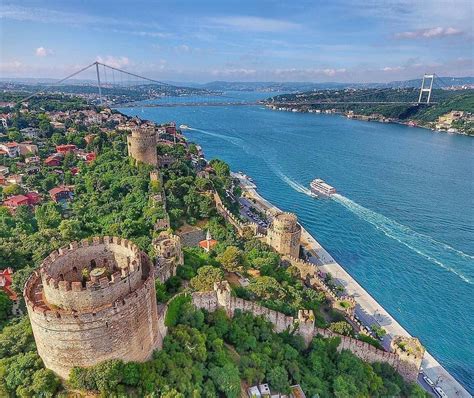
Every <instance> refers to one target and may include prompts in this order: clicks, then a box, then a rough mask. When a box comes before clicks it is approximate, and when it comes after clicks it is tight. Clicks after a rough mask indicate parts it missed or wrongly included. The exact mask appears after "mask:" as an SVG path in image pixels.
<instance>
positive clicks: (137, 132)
mask: <svg viewBox="0 0 474 398" xmlns="http://www.w3.org/2000/svg"><path fill="white" fill-rule="evenodd" d="M156 145H157V142H156V133H155V131H154V129H153V128H140V127H138V128H135V129H133V130H132V134H131V135H129V136H127V148H128V155H129V156H131V157H132V158H133V159H135V160H137V161H139V162H142V163H146V164H151V165H152V166H157V165H158V156H157V152H156Z"/></svg>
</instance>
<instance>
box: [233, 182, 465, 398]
mask: <svg viewBox="0 0 474 398" xmlns="http://www.w3.org/2000/svg"><path fill="white" fill-rule="evenodd" d="M239 180H241V182H242V184H241V186H242V189H243V191H244V192H245V193H246V194H247V196H248V197H250V198H253V199H254V200H255V201H256V205H257V206H258V207H260V209H261V210H262V211H265V212H268V213H270V214H275V213H278V212H280V211H281V210H280V209H278V208H277V207H276V206H274V205H273V204H271V203H270V202H268V201H267V200H266V199H264V198H263V197H261V196H260V194H259V193H258V192H257V191H256V187H255V185H253V184H249V183H246V182H245V181H242V180H244V179H241V178H239ZM301 238H302V239H301V240H302V245H303V246H305V248H306V250H307V251H309V252H310V253H311V254H313V256H312V257H311V258H310V261H311V262H313V263H314V264H315V267H318V268H319V269H320V270H321V271H323V272H330V273H331V275H332V276H333V278H334V279H335V281H336V282H337V283H339V284H341V285H342V286H344V288H345V290H346V292H347V294H348V295H351V296H353V297H354V299H355V300H356V302H357V305H356V315H357V317H358V318H359V319H360V320H361V322H362V323H363V324H365V325H366V326H370V325H372V324H374V323H378V324H379V325H380V326H383V328H384V329H385V330H386V331H387V335H386V336H385V338H384V341H383V345H384V347H386V348H388V347H390V341H391V339H392V338H393V337H394V336H397V335H398V336H410V334H409V333H408V332H407V331H406V330H405V329H404V328H403V327H402V326H401V325H400V324H399V323H398V322H397V321H396V320H395V319H394V318H393V317H392V316H391V315H390V314H389V313H388V312H387V311H386V310H385V309H384V308H383V307H382V306H381V305H380V304H379V303H377V301H375V299H374V298H373V297H372V296H371V295H370V294H369V293H368V292H367V291H366V290H365V289H364V288H363V287H362V286H361V285H359V283H357V281H356V280H355V279H354V278H352V276H351V275H349V273H348V272H346V270H345V269H344V268H342V267H341V266H340V265H339V264H338V263H337V262H336V261H335V260H334V259H333V258H332V256H331V255H330V254H329V253H328V252H327V251H326V250H325V249H324V247H322V246H321V245H320V244H319V242H318V241H317V240H316V239H314V238H313V236H311V234H310V233H309V232H307V231H306V230H305V229H304V227H302V235H301ZM421 366H422V368H423V371H424V374H426V375H427V376H428V377H429V378H430V379H431V380H432V381H433V382H434V383H437V385H438V386H439V387H441V388H442V389H443V391H444V392H445V393H446V394H447V396H448V397H449V398H471V397H472V396H471V394H469V393H468V392H467V391H466V389H465V388H464V387H463V386H462V385H461V384H460V383H459V382H458V381H457V380H456V379H455V378H454V377H453V376H451V375H450V374H449V373H448V371H447V370H446V369H444V368H443V367H442V366H441V364H440V363H439V362H438V361H437V360H436V359H435V358H434V357H433V356H432V355H431V354H430V353H429V352H428V351H426V352H425V355H424V357H423V361H422V365H421ZM420 379H421V380H419V382H420V384H421V385H422V386H423V387H424V388H425V389H427V390H428V391H429V392H430V393H431V394H432V395H434V393H433V391H432V390H431V391H430V390H429V387H428V386H427V385H426V383H424V382H423V380H422V378H421V377H420Z"/></svg>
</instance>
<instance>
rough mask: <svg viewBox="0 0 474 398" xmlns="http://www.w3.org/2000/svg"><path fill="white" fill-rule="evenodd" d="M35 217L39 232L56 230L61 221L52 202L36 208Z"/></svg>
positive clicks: (57, 210)
mask: <svg viewBox="0 0 474 398" xmlns="http://www.w3.org/2000/svg"><path fill="white" fill-rule="evenodd" d="M35 216H36V220H37V221H38V227H39V229H40V230H42V229H48V228H57V227H58V226H59V224H60V223H61V219H62V218H61V213H60V212H59V209H58V206H57V205H56V204H55V203H53V202H48V203H43V204H42V205H41V206H39V207H37V208H36V213H35Z"/></svg>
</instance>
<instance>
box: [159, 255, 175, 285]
mask: <svg viewBox="0 0 474 398" xmlns="http://www.w3.org/2000/svg"><path fill="white" fill-rule="evenodd" d="M175 275H176V267H175V264H174V261H173V260H172V259H170V260H166V259H164V258H160V259H158V263H157V266H156V267H155V279H158V280H159V281H160V282H162V283H165V282H166V281H167V280H168V279H169V278H171V277H172V276H175Z"/></svg>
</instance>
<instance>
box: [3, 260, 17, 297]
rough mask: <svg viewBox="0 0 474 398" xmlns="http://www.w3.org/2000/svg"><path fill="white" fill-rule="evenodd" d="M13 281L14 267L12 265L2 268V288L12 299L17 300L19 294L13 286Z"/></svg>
mask: <svg viewBox="0 0 474 398" xmlns="http://www.w3.org/2000/svg"><path fill="white" fill-rule="evenodd" d="M12 282H13V269H11V268H10V267H9V268H7V269H2V270H0V289H1V290H3V291H4V292H5V293H6V294H7V296H8V297H9V298H10V300H16V299H17V295H16V293H15V292H14V291H13V289H12V288H11V285H12Z"/></svg>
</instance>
